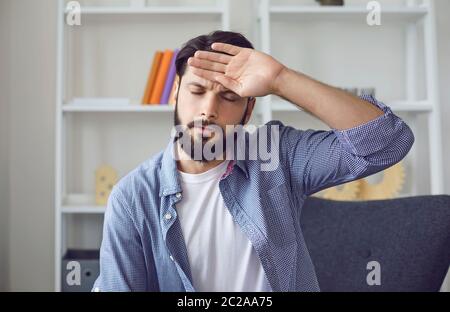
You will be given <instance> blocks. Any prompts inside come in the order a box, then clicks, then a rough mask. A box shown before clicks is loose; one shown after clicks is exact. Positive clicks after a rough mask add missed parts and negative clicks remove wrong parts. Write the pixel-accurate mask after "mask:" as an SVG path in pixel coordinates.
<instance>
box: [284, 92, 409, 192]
mask: <svg viewBox="0 0 450 312" xmlns="http://www.w3.org/2000/svg"><path fill="white" fill-rule="evenodd" d="M361 98H362V99H363V100H366V101H368V102H370V103H372V104H373V105H376V106H377V107H379V108H380V109H381V110H383V112H384V114H383V115H381V116H379V117H377V118H375V119H373V120H371V121H369V122H367V123H364V124H362V125H359V126H356V127H354V128H350V129H345V130H337V129H331V130H328V131H324V130H311V129H308V130H298V129H295V128H293V127H290V126H282V127H281V129H280V155H281V162H282V163H283V164H284V165H285V166H286V167H287V171H288V172H289V175H290V179H291V185H292V187H293V188H294V189H293V191H299V192H302V193H303V194H305V195H310V194H313V193H316V192H318V191H320V190H322V189H325V188H328V187H331V186H335V185H339V184H342V183H345V182H349V181H353V180H357V179H361V178H364V177H366V176H369V175H371V174H374V173H376V172H379V171H382V170H384V169H386V168H389V167H390V166H392V165H394V164H396V163H398V162H399V161H400V160H402V159H403V158H404V157H405V156H406V155H407V154H408V152H409V150H410V149H411V147H412V145H413V143H414V135H413V133H412V131H411V129H410V128H409V126H408V125H407V124H406V123H405V122H404V121H403V120H402V119H401V118H399V117H398V116H396V115H395V114H394V113H393V112H392V110H391V109H390V108H389V107H388V106H386V105H385V104H383V103H382V102H379V101H377V100H376V99H375V98H373V97H372V96H362V97H361Z"/></svg>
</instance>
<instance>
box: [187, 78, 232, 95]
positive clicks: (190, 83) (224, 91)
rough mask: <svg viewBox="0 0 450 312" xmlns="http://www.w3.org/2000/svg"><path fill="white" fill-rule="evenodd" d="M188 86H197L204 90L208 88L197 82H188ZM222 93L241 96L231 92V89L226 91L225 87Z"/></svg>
mask: <svg viewBox="0 0 450 312" xmlns="http://www.w3.org/2000/svg"><path fill="white" fill-rule="evenodd" d="M187 85H188V86H196V87H200V88H203V89H205V88H206V87H205V86H204V85H202V84H201V83H199V82H195V81H192V82H188V83H187ZM220 93H231V94H233V95H237V96H239V95H238V94H237V93H235V92H233V91H232V90H230V89H225V88H223V87H222V88H221V91H220Z"/></svg>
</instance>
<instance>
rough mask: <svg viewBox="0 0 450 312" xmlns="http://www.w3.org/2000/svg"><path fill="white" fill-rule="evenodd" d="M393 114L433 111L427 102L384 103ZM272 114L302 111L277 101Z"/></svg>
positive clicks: (287, 103)
mask: <svg viewBox="0 0 450 312" xmlns="http://www.w3.org/2000/svg"><path fill="white" fill-rule="evenodd" d="M385 104H386V105H387V106H389V107H390V108H391V109H392V110H393V111H394V112H410V113H427V112H431V111H432V110H433V106H432V105H431V104H430V103H429V102H427V101H416V102H411V101H391V102H385ZM271 107H272V112H295V111H299V112H301V111H303V110H302V109H300V108H298V107H297V106H295V105H294V104H292V103H289V102H286V101H282V100H277V101H273V102H272V104H271Z"/></svg>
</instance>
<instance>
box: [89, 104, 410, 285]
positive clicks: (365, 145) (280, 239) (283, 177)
mask: <svg viewBox="0 0 450 312" xmlns="http://www.w3.org/2000/svg"><path fill="white" fill-rule="evenodd" d="M363 99H365V100H367V101H369V102H370V103H372V104H373V105H376V106H378V107H379V108H381V109H382V110H383V111H384V114H383V115H382V116H379V117H377V118H376V119H374V120H371V121H369V122H367V123H365V124H362V125H359V126H357V127H354V128H351V129H346V130H337V129H331V130H328V131H324V130H320V131H318V130H311V129H309V130H298V129H295V128H293V127H290V126H285V125H283V123H281V122H280V121H271V122H269V123H267V124H266V125H278V127H279V134H280V136H279V137H280V140H279V159H280V162H279V166H278V167H277V168H276V169H275V170H273V171H262V170H261V166H260V163H261V161H259V160H248V159H246V160H245V159H244V160H236V161H232V162H230V163H231V164H232V168H231V169H232V170H231V172H230V173H229V174H227V176H226V177H223V178H222V179H221V180H220V183H219V188H220V192H221V195H222V197H223V200H224V203H225V205H226V207H227V208H228V210H229V212H230V213H231V215H232V216H233V219H234V220H235V222H236V223H237V224H238V225H239V227H240V228H241V229H242V231H243V232H244V233H245V234H246V236H247V237H248V238H249V240H250V242H251V243H252V245H253V247H254V249H255V251H256V253H257V255H258V257H259V259H260V261H261V265H262V267H263V268H264V271H265V273H266V277H267V280H268V282H269V284H270V286H271V288H272V290H273V291H319V290H320V288H319V284H318V281H317V277H316V274H315V270H314V264H313V263H312V261H311V258H310V255H309V253H308V248H307V246H306V244H305V240H304V238H303V234H302V229H301V226H300V217H301V212H302V206H303V203H304V201H305V198H306V197H307V196H309V195H311V194H313V193H316V192H318V191H320V190H322V189H325V188H328V187H331V186H335V185H338V184H342V183H345V182H349V181H352V180H356V179H360V178H363V177H366V176H368V175H371V174H374V173H376V172H379V171H381V170H384V169H386V168H388V167H390V166H392V165H394V164H395V163H397V162H399V161H400V160H401V159H403V158H404V157H405V155H406V154H407V153H408V151H409V150H410V148H411V146H412V145H413V142H414V135H413V133H412V131H411V129H410V128H409V127H408V125H406V124H405V122H404V121H403V120H401V119H400V118H399V117H398V116H396V115H395V114H394V113H393V112H392V111H391V109H390V108H389V107H388V106H386V105H384V104H383V103H381V102H379V101H377V100H375V99H374V98H373V97H371V96H364V97H363ZM268 139H270V136H268ZM173 145H174V143H173V141H170V143H169V144H168V146H167V148H166V149H165V150H164V151H161V152H160V153H158V154H157V155H155V156H154V157H152V158H150V159H149V160H147V161H145V162H143V163H142V164H141V165H139V166H138V167H137V168H136V169H134V170H133V171H132V172H130V173H129V174H127V175H126V176H125V177H123V178H122V179H121V180H120V181H119V183H117V184H116V186H115V187H114V188H113V191H112V193H111V195H110V197H109V200H108V205H107V209H106V213H105V219H104V227H103V241H102V244H101V249H100V275H99V277H98V278H97V280H96V282H95V284H94V287H93V289H94V290H100V291H195V287H194V285H193V283H192V275H191V270H190V266H189V261H188V254H187V248H186V245H185V241H184V238H183V233H182V230H181V226H180V221H179V219H178V218H177V211H176V207H175V204H176V203H177V202H178V201H180V200H181V199H182V198H183V190H182V189H181V187H180V182H179V180H178V170H177V166H176V161H175V159H174V158H173V157H172V151H173ZM169 216H170V217H169ZM224 269H225V268H224Z"/></svg>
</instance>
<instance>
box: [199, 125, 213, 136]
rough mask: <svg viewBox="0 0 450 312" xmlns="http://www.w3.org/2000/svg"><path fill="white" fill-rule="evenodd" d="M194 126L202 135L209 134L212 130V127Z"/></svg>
mask: <svg viewBox="0 0 450 312" xmlns="http://www.w3.org/2000/svg"><path fill="white" fill-rule="evenodd" d="M194 128H195V129H197V131H199V132H200V133H201V134H202V136H210V135H211V133H212V132H213V129H212V128H211V127H208V126H200V127H194Z"/></svg>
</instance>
